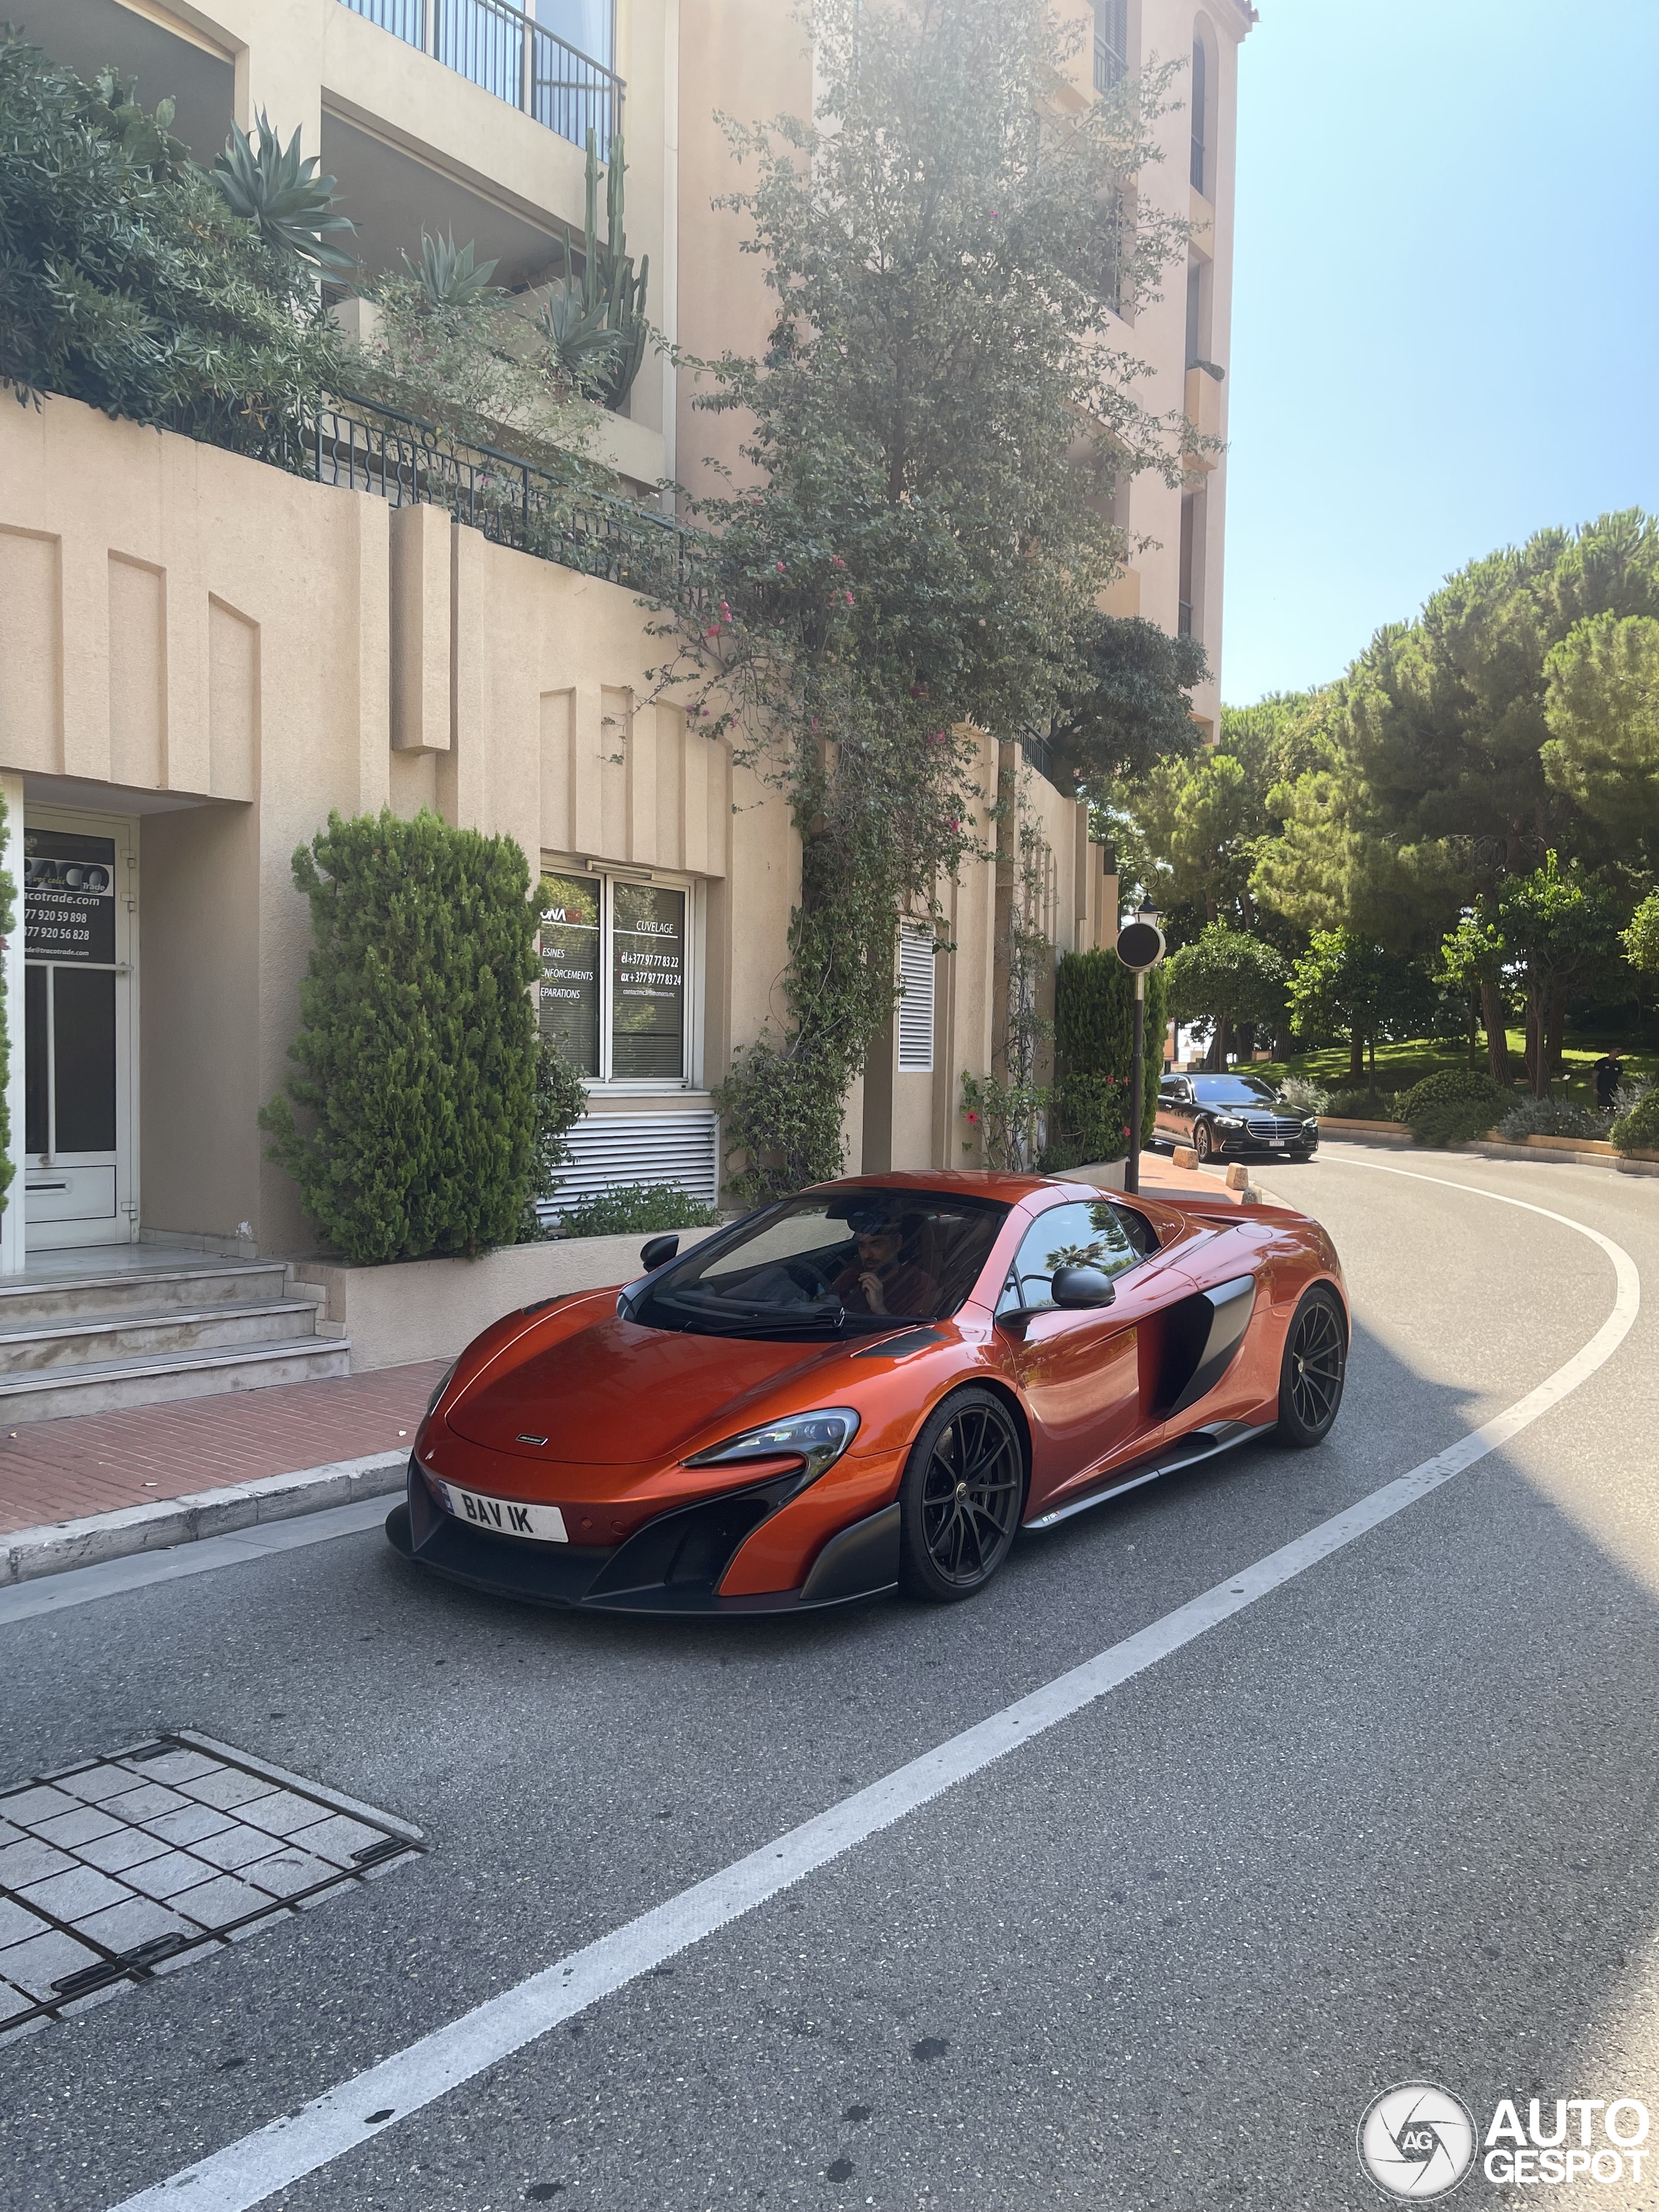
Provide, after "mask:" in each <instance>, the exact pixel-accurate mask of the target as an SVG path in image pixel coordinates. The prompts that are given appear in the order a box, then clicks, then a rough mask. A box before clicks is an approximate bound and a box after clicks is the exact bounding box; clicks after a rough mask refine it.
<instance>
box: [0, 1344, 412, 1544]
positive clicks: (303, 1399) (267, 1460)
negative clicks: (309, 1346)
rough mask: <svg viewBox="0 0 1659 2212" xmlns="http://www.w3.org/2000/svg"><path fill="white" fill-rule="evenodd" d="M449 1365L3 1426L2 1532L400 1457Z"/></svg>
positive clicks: (0, 1451)
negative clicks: (376, 1456) (344, 1463)
mask: <svg viewBox="0 0 1659 2212" xmlns="http://www.w3.org/2000/svg"><path fill="white" fill-rule="evenodd" d="M447 1364H448V1362H447V1360H442V1359H423V1360H421V1361H419V1362H417V1363H416V1364H415V1365H414V1366H412V1367H386V1368H382V1369H380V1370H379V1371H378V1372H377V1373H374V1374H372V1375H342V1376H334V1377H331V1378H330V1379H329V1380H327V1381H325V1382H321V1383H280V1384H278V1385H277V1387H276V1389H270V1390H233V1391H228V1392H227V1393H226V1394H225V1395H223V1396H222V1397H217V1398H185V1399H181V1400H180V1401H179V1402H178V1403H176V1404H174V1405H170V1406H137V1407H133V1408H132V1409H131V1411H130V1412H127V1413H79V1414H72V1415H70V1416H69V1417H68V1418H67V1419H63V1420H57V1421H31V1422H26V1423H21V1424H20V1425H19V1426H18V1427H17V1428H16V1429H15V1430H11V1429H6V1428H0V1534H9V1533H10V1532H11V1531H12V1530H13V1529H15V1528H37V1527H39V1526H40V1525H41V1524H42V1523H43V1522H53V1521H70V1520H76V1519H79V1518H80V1517H81V1516H82V1515H85V1514H89V1513H110V1512H113V1511H115V1510H117V1509H118V1507H121V1506H126V1505H154V1504H157V1503H158V1502H159V1501H160V1500H161V1499H162V1498H183V1497H188V1496H191V1495H192V1494H193V1493H195V1492H198V1491H204V1490H215V1489H218V1488H220V1487H221V1486H223V1485H225V1484H228V1483H233V1482H254V1481H258V1480H259V1479H260V1478H261V1477H262V1476H265V1475H273V1474H294V1473H296V1472H297V1471H298V1470H300V1469H301V1468H309V1467H322V1466H325V1465H326V1464H328V1463H329V1462H331V1461H334V1460H342V1459H362V1458H366V1457H367V1456H368V1455H369V1454H370V1453H371V1452H383V1451H397V1450H398V1449H400V1448H401V1447H404V1446H406V1445H407V1444H408V1443H410V1441H411V1440H412V1438H413V1437H414V1434H415V1430H416V1425H417V1423H418V1422H419V1420H420V1418H421V1415H422V1413H424V1412H425V1410H426V1401H427V1400H428V1397H429V1396H430V1395H431V1392H432V1386H433V1384H434V1383H435V1382H436V1381H437V1379H438V1377H439V1376H441V1374H442V1373H443V1371H444V1369H445V1368H446V1367H447Z"/></svg>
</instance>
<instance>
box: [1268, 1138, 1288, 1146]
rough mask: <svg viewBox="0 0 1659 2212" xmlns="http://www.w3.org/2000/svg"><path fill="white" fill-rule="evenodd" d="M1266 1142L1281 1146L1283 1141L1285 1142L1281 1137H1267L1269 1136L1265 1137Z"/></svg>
mask: <svg viewBox="0 0 1659 2212" xmlns="http://www.w3.org/2000/svg"><path fill="white" fill-rule="evenodd" d="M1267 1142H1268V1143H1269V1144H1270V1145H1279V1146H1282V1145H1283V1144H1284V1142H1285V1139H1283V1137H1269V1138H1268V1139H1267Z"/></svg>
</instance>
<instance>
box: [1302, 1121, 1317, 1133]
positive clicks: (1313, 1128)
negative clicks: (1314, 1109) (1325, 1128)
mask: <svg viewBox="0 0 1659 2212" xmlns="http://www.w3.org/2000/svg"><path fill="white" fill-rule="evenodd" d="M1302 1133H1303V1135H1304V1137H1316V1136H1317V1135H1318V1134H1319V1122H1318V1121H1317V1119H1314V1120H1311V1121H1304V1123H1303V1124H1302Z"/></svg>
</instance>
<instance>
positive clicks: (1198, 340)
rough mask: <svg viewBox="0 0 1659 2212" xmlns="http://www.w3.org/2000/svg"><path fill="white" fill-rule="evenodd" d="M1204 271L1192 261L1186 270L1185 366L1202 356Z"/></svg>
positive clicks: (1189, 366) (1192, 363) (1201, 358)
mask: <svg viewBox="0 0 1659 2212" xmlns="http://www.w3.org/2000/svg"><path fill="white" fill-rule="evenodd" d="M1203 308H1204V271H1203V270H1202V268H1201V267H1200V264H1198V263H1197V262H1196V261H1194V262H1193V263H1191V264H1189V266H1188V270H1187V366H1188V368H1192V367H1193V365H1194V362H1200V361H1202V360H1203V358H1204V323H1203Z"/></svg>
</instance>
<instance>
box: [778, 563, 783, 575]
mask: <svg viewBox="0 0 1659 2212" xmlns="http://www.w3.org/2000/svg"><path fill="white" fill-rule="evenodd" d="M783 572H784V571H783V563H782V562H781V561H780V562H779V563H778V574H779V575H782V574H783Z"/></svg>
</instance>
